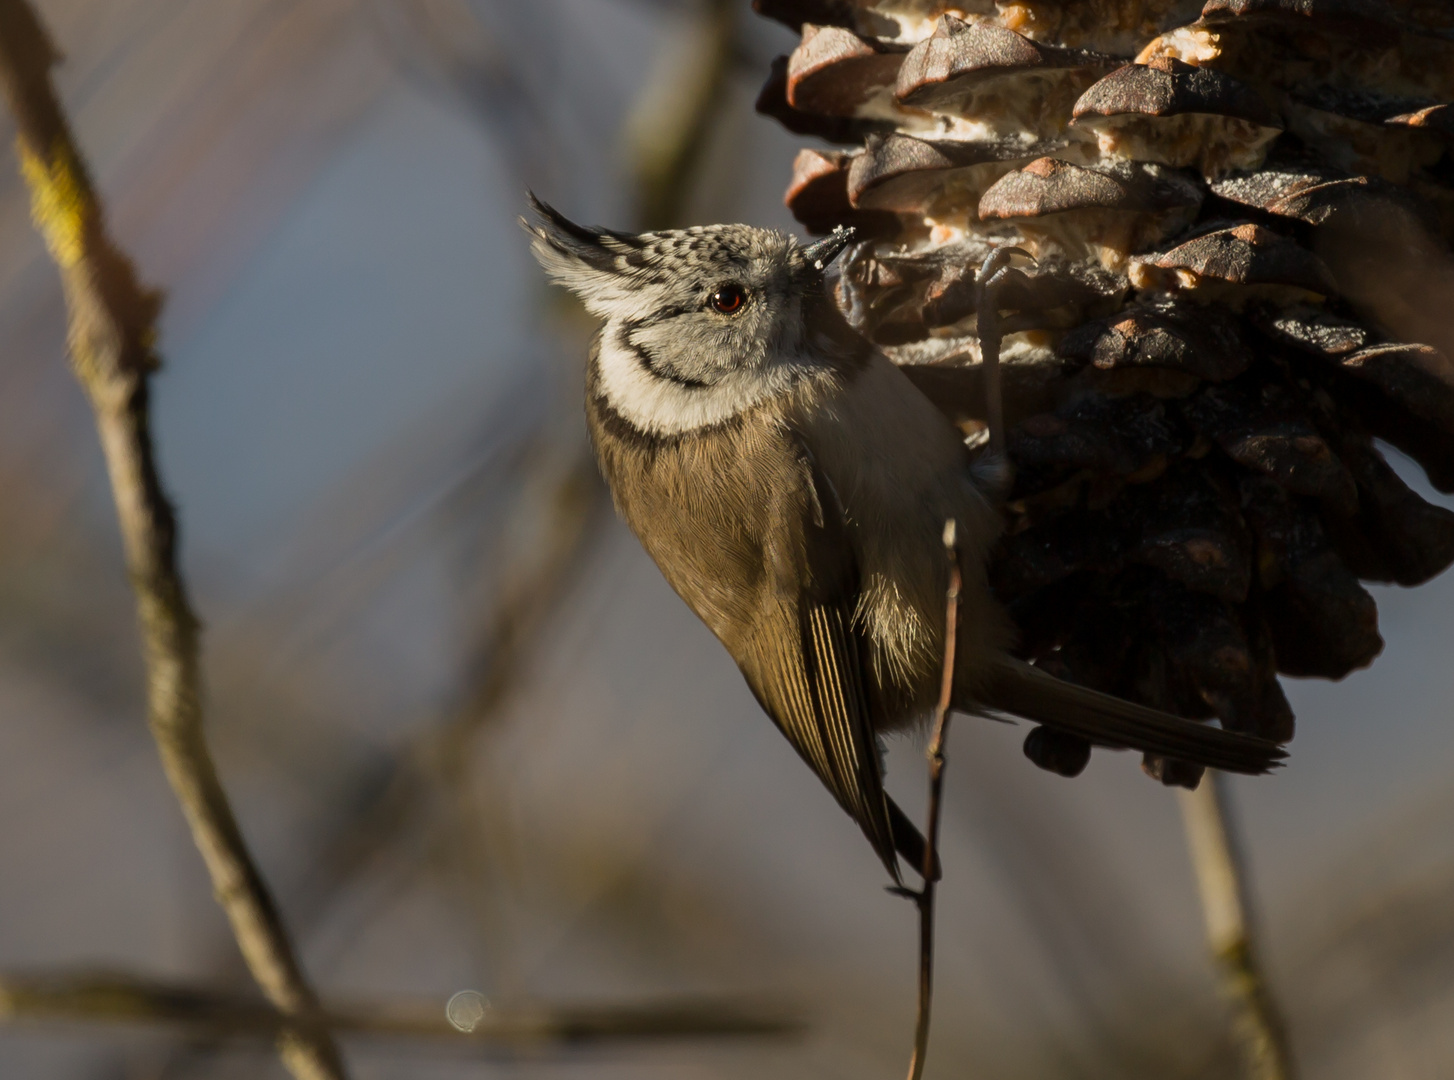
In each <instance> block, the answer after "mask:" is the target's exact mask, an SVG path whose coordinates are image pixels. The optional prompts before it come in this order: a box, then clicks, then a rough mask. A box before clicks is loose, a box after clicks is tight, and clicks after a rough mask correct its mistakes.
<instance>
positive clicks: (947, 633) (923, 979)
mask: <svg viewBox="0 0 1454 1080" xmlns="http://www.w3.org/2000/svg"><path fill="white" fill-rule="evenodd" d="M954 533H955V525H954V520H953V519H952V518H951V519H950V520H949V521H946V522H945V523H944V553H945V556H946V558H948V560H949V590H948V592H947V593H946V594H945V605H944V669H943V674H942V676H941V678H940V682H939V701H938V703H937V704H936V705H935V706H934V735H933V737H932V738H931V739H930V740H929V751H928V755H929V821H928V825H927V827H926V828H925V829H924V837H925V844H924V865H923V866H922V867H920V868H919V870H920V873H921V874H922V875H923V878H924V885H923V887H922V888H921V889H919V891H918V892H910V893H909V894H908V895H909V896H910V897H912V898H913V900H914V903H915V904H916V905H918V908H919V1013H918V1019H917V1021H916V1022H915V1024H914V1053H913V1056H912V1057H911V1058H910V1059H909V1080H919V1078H920V1077H921V1076H923V1075H924V1059H925V1057H926V1056H927V1055H928V1052H929V1012H930V1009H931V1007H932V1006H933V1004H934V889H935V886H936V885H937V884H938V882H939V815H940V811H941V809H942V807H943V801H944V761H945V758H944V739H945V736H946V735H948V733H949V703H950V701H951V700H952V699H953V696H954V646H955V639H956V637H957V636H958V632H959V590H960V586H961V585H962V584H963V582H962V581H961V577H960V572H959V549H958V545H957V544H956V542H955V535H954Z"/></svg>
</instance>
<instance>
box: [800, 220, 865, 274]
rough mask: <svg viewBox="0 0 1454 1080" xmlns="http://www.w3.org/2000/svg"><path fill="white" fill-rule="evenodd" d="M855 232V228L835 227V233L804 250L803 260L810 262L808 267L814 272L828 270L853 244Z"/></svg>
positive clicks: (846, 226)
mask: <svg viewBox="0 0 1454 1080" xmlns="http://www.w3.org/2000/svg"><path fill="white" fill-rule="evenodd" d="M853 232H854V231H853V228H852V227H851V226H848V225H835V226H833V231H832V232H831V233H829V234H828V235H827V236H825V237H823V239H821V240H819V241H817V242H816V243H812V244H809V245H808V246H807V247H805V248H803V258H805V259H807V260H808V265H810V266H811V267H812V268H813V269H814V270H823V269H825V268H827V266H828V264H829V263H831V262H832V261H833V260H834V259H836V258H838V256H839V255H841V254H842V253H843V249H844V248H846V247H847V246H848V245H849V244H851V243H852V242H853Z"/></svg>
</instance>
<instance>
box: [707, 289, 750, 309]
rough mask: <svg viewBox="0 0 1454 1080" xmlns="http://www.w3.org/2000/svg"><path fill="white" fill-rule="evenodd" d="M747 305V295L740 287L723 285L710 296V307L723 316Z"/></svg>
mask: <svg viewBox="0 0 1454 1080" xmlns="http://www.w3.org/2000/svg"><path fill="white" fill-rule="evenodd" d="M745 303H747V293H746V292H745V291H743V288H742V286H741V285H723V286H722V287H721V288H720V289H718V290H717V291H716V292H714V293H713V294H712V307H714V308H716V309H717V310H718V311H720V312H721V313H722V314H723V315H731V314H732V313H733V312H734V311H738V310H740V309H741V307H742V305H743V304H745Z"/></svg>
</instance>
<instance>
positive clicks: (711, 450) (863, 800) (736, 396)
mask: <svg viewBox="0 0 1454 1080" xmlns="http://www.w3.org/2000/svg"><path fill="white" fill-rule="evenodd" d="M529 198H530V204H531V207H532V210H533V220H527V219H525V218H522V219H521V224H522V225H523V226H524V227H525V229H526V230H527V231H528V232H529V233H530V246H531V250H532V252H533V254H534V256H535V258H536V259H537V261H538V262H539V263H540V265H541V266H542V268H543V269H544V271H545V273H546V275H547V277H548V278H549V279H551V280H552V281H554V282H555V283H557V284H560V285H563V286H565V287H566V288H568V289H569V290H571V291H572V292H574V293H575V295H576V296H577V297H578V298H579V299H580V301H581V303H582V304H583V305H584V307H585V308H586V310H587V311H588V312H590V313H591V314H592V315H594V316H596V317H597V318H599V319H601V320H602V324H601V326H600V328H599V330H598V331H597V333H596V335H595V338H594V339H593V342H592V345H591V349H590V355H589V361H588V364H587V369H586V378H585V398H586V419H587V426H588V428H589V431H590V436H591V441H592V443H593V445H594V449H595V453H596V457H597V460H598V462H599V465H600V468H601V471H602V474H603V475H604V477H605V480H606V482H607V484H608V486H609V487H610V490H611V493H612V496H613V500H614V502H615V505H616V508H617V512H618V513H619V514H620V516H621V517H622V518H623V519H624V520H625V522H626V524H627V525H628V526H629V527H630V528H631V530H632V531H633V532H634V533H635V535H636V536H637V538H638V539H639V540H640V542H641V544H642V546H643V547H644V548H645V549H646V551H647V553H648V554H649V555H650V556H651V558H652V559H653V560H654V561H655V563H656V565H657V566H658V568H659V569H660V570H661V573H662V574H663V576H664V577H665V578H666V580H667V582H668V583H669V584H670V585H671V587H672V588H673V590H675V592H676V593H677V595H678V596H680V597H681V599H682V600H684V601H685V602H686V604H687V606H688V607H689V608H691V610H692V611H693V612H695V613H696V615H697V616H698V617H699V618H700V619H701V620H702V621H703V622H704V623H705V624H706V625H707V627H708V628H709V629H710V630H711V632H712V633H713V634H714V635H715V636H716V637H717V639H718V640H719V641H720V642H721V643H722V645H723V646H725V648H726V650H727V652H728V653H729V654H730V655H731V656H732V658H733V660H735V661H736V663H737V666H738V667H739V669H740V670H741V672H742V674H743V676H744V677H745V678H746V681H747V685H748V686H749V688H750V689H751V690H752V693H753V694H754V696H755V697H756V699H757V701H758V703H759V704H760V705H761V707H762V709H763V711H764V712H765V713H767V715H768V716H769V717H770V718H771V719H772V721H773V722H774V723H775V724H776V725H777V727H778V728H779V729H780V730H781V732H782V734H783V735H785V736H786V737H787V739H788V741H789V742H790V743H791V744H792V746H793V748H794V749H795V750H796V751H797V752H798V754H799V755H800V756H801V757H802V758H803V760H804V761H805V762H806V763H807V764H808V765H809V766H810V767H811V769H812V770H813V772H814V773H815V774H816V775H817V776H818V778H819V780H821V781H822V782H823V784H824V785H825V786H826V787H827V788H828V790H829V791H830V792H831V793H832V795H833V797H834V798H835V799H836V800H837V802H838V803H839V805H840V806H841V807H842V808H843V809H844V810H845V811H846V812H847V813H848V815H849V816H850V817H851V818H852V819H853V820H854V821H855V822H856V823H857V824H858V826H859V828H860V829H861V830H862V831H863V833H864V835H865V836H866V837H867V839H868V841H869V843H870V845H871V846H872V848H873V850H874V852H875V853H876V854H877V855H878V857H879V859H880V860H881V861H882V863H883V865H884V867H885V869H886V870H887V871H888V873H889V875H890V876H891V878H892V879H893V880H894V881H895V882H896V883H901V882H902V877H901V871H900V868H899V862H898V859H899V857H900V856H902V857H903V858H904V860H905V861H906V862H907V863H908V864H909V865H910V866H911V867H912V868H914V869H915V870H916V871H919V872H923V868H924V867H925V866H926V863H925V861H924V854H925V852H924V846H925V843H924V840H923V837H922V834H920V832H919V830H918V829H917V828H916V827H915V826H914V824H913V823H912V822H911V821H910V820H909V818H908V817H907V815H906V814H905V813H904V812H903V811H902V810H901V809H900V808H899V807H898V805H897V804H896V803H895V802H894V801H893V800H892V799H891V798H890V797H889V796H888V795H887V794H886V793H885V790H884V779H883V759H882V753H883V751H882V740H883V738H884V737H885V736H887V735H890V734H892V733H896V732H904V731H908V730H912V729H914V728H915V727H916V726H922V724H923V722H924V720H925V719H926V718H927V716H928V715H929V714H930V713H931V712H932V710H933V707H934V704H935V701H936V699H937V697H938V692H939V684H940V681H941V677H942V674H943V673H942V670H941V666H942V662H943V661H942V654H943V646H944V636H945V625H946V610H945V596H946V589H947V586H948V581H949V576H950V571H949V560H948V559H947V558H946V556H945V546H944V542H943V537H944V533H945V529H946V522H950V521H952V522H953V523H954V526H953V528H954V532H955V535H956V538H957V541H956V545H955V557H956V558H957V560H958V565H959V570H960V575H961V578H962V586H961V593H960V601H959V605H960V606H959V609H958V610H959V617H958V627H959V628H958V632H957V635H956V639H955V645H956V649H955V654H956V659H955V663H954V669H953V687H954V696H953V701H952V705H953V707H954V708H955V709H956V710H959V711H964V712H970V713H977V714H981V715H987V716H991V717H997V718H999V717H1021V718H1024V719H1026V720H1030V721H1033V722H1035V723H1038V724H1041V725H1043V726H1044V729H1046V730H1047V731H1048V732H1050V733H1051V734H1052V735H1053V736H1054V735H1058V736H1061V737H1063V738H1068V739H1069V740H1070V741H1071V742H1072V744H1074V743H1076V742H1077V741H1080V742H1083V743H1090V744H1096V745H1099V746H1104V747H1111V748H1121V749H1135V750H1141V751H1146V752H1152V753H1157V754H1163V755H1166V756H1168V757H1171V758H1174V759H1177V760H1182V761H1187V762H1192V763H1198V764H1202V765H1206V766H1210V767H1215V768H1218V769H1223V770H1228V771H1232V772H1240V773H1249V774H1257V773H1263V772H1266V771H1268V770H1269V769H1270V768H1272V767H1273V766H1274V765H1275V764H1276V763H1277V762H1278V760H1279V759H1280V758H1281V757H1282V756H1283V754H1282V751H1281V750H1280V748H1278V747H1277V746H1276V745H1275V744H1274V743H1271V742H1269V741H1267V740H1263V739H1259V738H1254V737H1252V736H1248V735H1243V734H1240V733H1236V732H1231V731H1226V730H1222V729H1220V728H1214V727H1209V726H1206V725H1203V724H1200V723H1195V722H1192V721H1189V720H1186V719H1183V718H1180V717H1176V716H1172V715H1170V714H1167V713H1163V712H1159V711H1157V710H1154V709H1151V708H1147V707H1145V706H1142V705H1137V704H1133V703H1130V702H1126V701H1123V700H1121V699H1119V698H1116V697H1113V696H1110V695H1108V694H1104V693H1100V692H1098V691H1094V690H1090V689H1088V688H1085V687H1081V686H1077V685H1075V684H1072V683H1069V682H1066V681H1063V680H1061V679H1058V678H1056V677H1055V676H1053V675H1051V674H1050V673H1048V672H1046V671H1042V670H1041V669H1039V668H1037V667H1035V666H1034V665H1032V664H1030V663H1027V662H1024V661H1022V660H1019V659H1017V658H1015V657H1013V656H1012V655H1011V653H1010V648H1011V646H1012V644H1013V632H1012V626H1011V623H1010V620H1009V618H1008V617H1007V615H1006V613H1005V612H1004V610H1003V609H1002V608H1001V607H1000V606H999V605H998V604H997V603H996V601H995V600H994V598H993V597H992V595H991V592H990V588H989V584H988V580H987V569H986V567H987V562H988V560H989V558H990V555H991V552H992V549H993V547H994V544H995V542H996V540H997V539H998V537H999V535H1000V533H1001V530H1002V525H1001V514H1000V511H999V509H998V507H997V505H996V499H997V498H998V494H999V492H1000V490H1001V489H1002V488H1003V472H1004V469H1003V463H1002V462H1001V461H998V460H996V459H995V457H994V455H989V460H986V458H985V455H980V456H976V455H975V454H974V453H973V452H972V451H971V449H970V447H969V446H968V445H966V442H965V439H964V437H963V435H962V434H961V432H960V431H959V430H958V429H957V428H956V427H955V426H954V425H953V423H951V421H950V420H949V419H948V418H947V417H946V416H945V415H944V414H943V413H941V412H940V411H939V410H938V409H937V408H936V407H935V406H934V405H933V403H932V402H930V401H929V399H928V398H927V397H926V396H925V395H924V394H923V393H922V392H921V391H920V390H919V389H918V388H917V387H915V386H914V384H913V383H912V382H911V381H910V380H909V378H908V377H907V376H906V375H905V374H904V373H903V372H902V371H901V370H900V369H899V368H898V367H896V366H895V365H894V364H893V363H892V362H891V361H890V360H889V359H888V358H887V357H886V356H884V355H883V353H882V352H881V351H880V350H879V349H877V348H876V347H875V346H874V345H872V344H871V343H870V342H869V341H868V340H867V339H865V338H864V337H862V336H861V335H859V334H858V333H857V332H856V331H854V330H853V328H852V327H851V326H850V325H849V324H848V323H847V321H846V320H845V319H844V317H843V316H842V315H841V313H840V312H839V310H838V308H837V305H836V304H835V303H834V302H833V300H832V298H831V296H830V295H829V292H828V289H827V272H828V268H829V266H830V265H831V263H832V262H833V260H834V259H835V258H836V257H837V256H838V255H839V254H840V253H841V252H842V251H843V249H844V248H845V247H846V246H847V245H848V243H849V242H850V240H851V234H850V233H849V231H848V230H846V229H840V230H838V231H836V232H835V233H833V234H832V235H830V236H828V237H825V238H824V239H822V240H819V241H817V242H815V243H813V244H810V245H804V244H802V243H800V242H799V241H798V240H797V239H796V238H794V237H792V236H790V235H788V234H786V233H782V232H779V231H775V230H770V229H763V228H757V227H754V226H750V225H707V226H694V227H691V228H686V229H677V230H662V231H656V232H646V233H641V234H639V235H638V234H632V233H627V232H620V231H615V230H611V229H606V228H598V227H586V226H582V225H578V224H576V223H575V222H573V221H571V220H569V219H568V218H566V217H565V216H564V215H563V214H561V213H560V212H559V211H557V210H555V209H554V208H553V207H551V206H550V205H548V204H546V203H545V202H543V201H541V200H539V199H538V198H536V197H535V196H534V195H533V194H531V195H530V197H529ZM1002 264H1003V260H1001V262H1000V263H999V264H997V267H998V266H1001V265H1002ZM997 267H996V268H997ZM986 269H989V270H993V269H995V268H991V267H986Z"/></svg>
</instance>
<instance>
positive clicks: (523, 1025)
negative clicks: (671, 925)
mask: <svg viewBox="0 0 1454 1080" xmlns="http://www.w3.org/2000/svg"><path fill="white" fill-rule="evenodd" d="M318 1015H319V1019H320V1022H321V1023H322V1024H325V1025H327V1026H328V1027H329V1028H331V1029H332V1030H334V1031H342V1032H348V1033H350V1034H360V1035H368V1036H373V1037H379V1038H404V1039H421V1038H422V1039H447V1040H454V1041H456V1042H459V1043H462V1044H470V1043H473V1044H475V1045H479V1044H484V1045H486V1046H490V1047H498V1048H502V1049H513V1048H523V1047H527V1046H537V1047H538V1046H543V1045H564V1044H576V1043H582V1042H594V1041H612V1042H621V1041H630V1040H638V1039H663V1038H693V1037H706V1036H734V1035H737V1036H741V1035H790V1034H793V1033H795V1032H797V1031H800V1030H801V1029H802V1022H801V1021H800V1020H799V1019H797V1018H796V1017H795V1016H794V1015H793V1014H792V1010H791V1009H786V1008H784V1007H782V1006H772V1005H757V1006H753V1005H750V1004H748V1003H746V1002H744V1001H741V1000H737V999H730V1000H721V999H705V998H704V999H671V1000H665V1001H642V1002H637V1003H635V1004H630V1005H607V1006H601V1005H574V1006H560V1005H552V1006H548V1007H547V1006H540V1007H524V1006H512V1007H511V1008H509V1009H494V1008H490V1007H488V1006H485V1007H484V1008H482V1009H481V1012H480V1015H479V1016H478V1018H473V1017H472V1018H471V1020H472V1022H471V1023H470V1024H469V1025H459V1024H457V1023H456V1022H452V1021H451V1019H450V1018H449V1016H448V1015H447V1010H446V1007H445V1004H444V1002H442V1001H439V1002H428V1001H414V1002H391V1003H387V1004H385V1003H377V1002H375V1003H363V1002H358V1003H354V1004H350V1005H334V1006H331V1007H325V1008H321V1009H320V1011H319V1014H318ZM20 1020H85V1021H91V1022H111V1023H140V1024H170V1025H181V1026H185V1027H191V1028H198V1029H202V1030H205V1031H207V1032H210V1033H212V1034H216V1035H223V1036H263V1037H267V1036H273V1035H277V1034H278V1033H279V1032H280V1031H283V1030H286V1028H287V1027H288V1026H290V1024H291V1020H290V1019H289V1018H288V1017H286V1016H284V1015H283V1014H281V1013H280V1012H279V1011H278V1010H277V1009H275V1008H273V1007H272V1006H270V1005H269V1004H268V1003H267V1002H265V1001H262V1000H260V999H258V998H254V997H249V996H246V995H242V994H236V993H231V992H228V991H224V990H216V989H212V988H209V987H203V986H196V985H190V984H185V983H170V982H158V981H156V980H152V979H143V978H139V977H137V976H134V975H128V974H117V973H90V974H74V975H32V976H16V975H4V976H0V1021H12V1022H13V1021H20Z"/></svg>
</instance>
